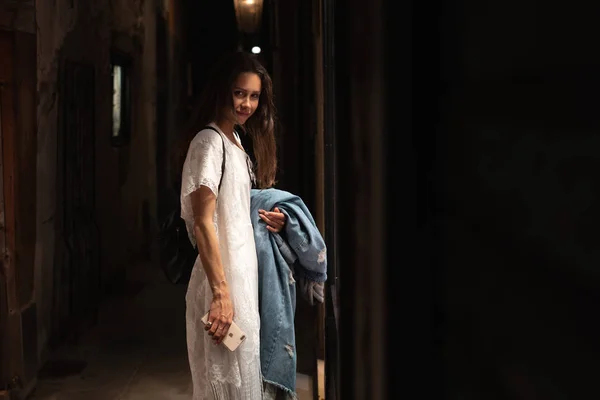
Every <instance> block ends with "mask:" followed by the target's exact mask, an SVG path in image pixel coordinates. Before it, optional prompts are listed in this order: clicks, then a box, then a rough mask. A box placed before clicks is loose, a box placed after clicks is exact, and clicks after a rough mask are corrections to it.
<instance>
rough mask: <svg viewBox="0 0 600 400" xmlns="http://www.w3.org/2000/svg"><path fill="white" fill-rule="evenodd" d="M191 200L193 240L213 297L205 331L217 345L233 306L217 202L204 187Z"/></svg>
mask: <svg viewBox="0 0 600 400" xmlns="http://www.w3.org/2000/svg"><path fill="white" fill-rule="evenodd" d="M190 196H191V197H190V200H191V203H192V210H193V213H194V237H195V238H196V243H197V245H198V253H199V255H200V260H201V261H202V265H203V267H204V271H205V272H206V276H207V278H208V282H209V284H210V287H211V290H212V293H213V300H212V303H211V306H210V313H209V316H208V325H207V326H206V328H205V329H206V330H208V331H209V332H208V334H209V335H211V336H213V339H214V340H215V341H216V342H217V344H218V343H221V341H222V340H223V337H224V335H225V334H226V333H227V331H228V330H229V327H230V326H231V323H232V321H233V305H232V304H231V298H230V295H229V287H228V285H227V280H226V278H225V272H224V271H223V264H222V263H221V252H220V250H219V240H218V238H217V232H216V231H215V226H214V223H213V218H214V213H215V207H216V200H217V199H216V196H215V194H214V193H213V192H212V191H211V190H210V189H209V188H208V187H206V186H201V187H200V188H199V189H198V190H196V191H195V192H193V193H192V194H191V195H190Z"/></svg>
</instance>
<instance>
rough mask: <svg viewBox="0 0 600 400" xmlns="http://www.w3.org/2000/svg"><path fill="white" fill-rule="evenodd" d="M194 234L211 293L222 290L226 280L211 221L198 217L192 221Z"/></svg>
mask: <svg viewBox="0 0 600 400" xmlns="http://www.w3.org/2000/svg"><path fill="white" fill-rule="evenodd" d="M194 235H195V237H196V243H197V245H198V253H199V255H200V260H201V261H202V266H203V267H204V271H205V272H206V276H207V278H208V282H209V284H210V287H211V290H212V291H213V294H217V292H219V291H221V290H223V289H224V288H225V287H226V285H227V282H226V280H225V272H224V271H223V264H222V263H221V251H220V249H219V240H218V238H217V232H216V230H215V226H214V224H213V222H212V221H207V220H206V219H201V218H198V219H197V220H196V221H195V222H194Z"/></svg>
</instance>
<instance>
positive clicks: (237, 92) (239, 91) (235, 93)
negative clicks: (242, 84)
mask: <svg viewBox="0 0 600 400" xmlns="http://www.w3.org/2000/svg"><path fill="white" fill-rule="evenodd" d="M233 94H234V95H236V96H237V97H242V96H243V95H244V93H242V91H241V90H236V91H235V92H233Z"/></svg>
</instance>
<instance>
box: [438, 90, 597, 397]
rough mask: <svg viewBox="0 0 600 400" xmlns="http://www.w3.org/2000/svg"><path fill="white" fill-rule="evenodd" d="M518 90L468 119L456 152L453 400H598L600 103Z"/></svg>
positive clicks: (483, 101) (484, 103)
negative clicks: (599, 117) (599, 116)
mask: <svg viewBox="0 0 600 400" xmlns="http://www.w3.org/2000/svg"><path fill="white" fill-rule="evenodd" d="M544 87H545V88H546V89H548V87H553V85H551V84H550V83H547V84H545V85H544ZM510 90H512V92H511V91H510ZM510 90H488V94H487V95H483V96H481V97H479V98H477V102H478V103H479V104H478V105H477V106H476V107H473V108H472V109H470V110H469V112H465V110H466V108H465V109H463V112H462V113H459V114H458V116H457V117H455V118H459V119H460V118H462V120H460V122H459V124H458V125H455V126H456V127H458V126H460V128H459V129H456V130H455V131H453V136H451V140H450V142H451V144H450V153H449V154H450V155H451V157H452V158H451V159H450V163H449V165H448V173H449V176H448V183H449V186H448V189H449V194H450V204H452V205H453V209H452V212H451V215H450V217H449V219H448V226H447V227H448V242H449V245H448V249H449V254H448V268H449V269H448V271H449V272H448V291H447V301H448V303H447V306H448V317H449V318H448V319H449V326H448V329H449V332H448V347H447V350H448V357H449V358H448V360H449V368H450V370H449V374H450V377H451V378H450V379H449V381H450V383H451V384H453V385H454V386H455V387H454V388H453V391H454V394H455V396H454V397H451V398H464V399H481V398H485V399H489V400H494V399H503V400H504V399H523V400H525V399H527V400H532V399H544V400H552V399H566V398H569V399H574V398H597V397H598V396H600V389H599V388H597V385H595V384H594V382H595V381H596V378H595V377H597V376H598V374H599V373H600V365H598V363H597V362H596V360H597V359H598V357H599V356H600V344H599V343H598V341H597V337H598V336H599V335H600V326H599V324H598V322H596V321H597V318H595V317H594V316H595V314H596V312H597V311H596V309H597V306H596V305H597V304H600V291H599V290H598V289H599V288H600V250H599V248H598V246H597V245H596V243H598V240H597V239H598V233H597V229H596V228H595V227H596V225H597V224H598V221H599V218H598V217H599V216H600V212H599V211H600V208H599V207H600V202H599V201H598V199H599V197H600V185H598V183H599V182H600V152H598V148H599V145H600V136H598V134H597V133H596V131H597V129H598V126H597V125H598V124H597V123H596V122H595V121H593V118H592V115H593V114H592V113H588V111H589V109H590V104H597V103H598V102H597V101H596V100H595V98H594V97H591V96H575V97H574V96H570V95H567V94H568V93H567V94H565V93H561V92H560V91H558V92H557V93H555V94H554V95H552V96H545V94H544V91H541V92H540V93H539V94H537V96H536V95H531V93H533V92H534V91H530V88H529V89H522V87H519V86H518V85H512V87H511V88H510ZM483 92H485V91H483ZM546 92H547V90H546ZM503 93H504V94H506V93H510V94H511V95H510V96H503V95H502V94H503ZM571 94H572V93H571ZM474 98H475V97H474ZM492 98H493V99H492ZM574 99H575V103H576V104H584V105H583V106H582V107H580V108H577V107H574V106H573V104H572V103H573V102H574ZM467 103H468V102H464V104H467ZM567 103H571V104H567ZM471 104H473V103H471ZM563 106H564V107H563ZM475 110H476V111H475ZM458 393H460V396H463V397H460V396H458Z"/></svg>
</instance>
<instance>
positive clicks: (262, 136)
mask: <svg viewBox="0 0 600 400" xmlns="http://www.w3.org/2000/svg"><path fill="white" fill-rule="evenodd" d="M197 112H198V115H197V116H196V118H194V120H195V121H196V124H197V127H199V129H201V128H202V127H203V126H206V125H208V126H210V127H211V128H212V129H201V130H200V131H199V132H198V131H197V130H196V131H195V132H197V133H196V134H195V135H194V137H193V138H192V139H191V141H190V144H189V146H188V151H187V156H186V159H185V162H184V165H183V170H182V182H181V217H182V218H183V219H184V220H185V222H186V226H187V229H188V234H189V235H190V239H191V240H192V242H195V243H196V244H197V246H198V252H199V257H198V259H197V260H196V264H195V265H194V269H193V272H192V275H191V278H190V282H189V286H188V291H187V295H186V306H187V310H186V325H187V343H188V356H189V362H190V368H191V373H192V380H193V385H194V399H195V400H200V399H218V400H221V399H234V400H238V399H241V400H258V399H261V398H262V382H261V370H260V348H259V345H260V344H259V327H260V319H259V311H258V266H257V257H256V248H255V243H254V234H253V228H252V222H251V219H250V218H254V217H255V216H251V215H250V189H251V187H252V181H255V183H256V186H258V187H260V188H267V187H270V186H272V185H273V184H274V182H275V173H276V169H277V159H276V147H275V135H274V127H275V107H274V104H273V89H272V83H271V79H270V77H269V75H268V73H267V71H266V70H265V68H264V67H263V66H262V65H261V64H260V63H259V62H258V61H257V60H256V59H255V58H254V57H253V56H251V55H249V54H246V53H241V52H237V53H233V54H231V55H229V56H227V57H225V58H224V59H223V60H222V61H221V62H220V63H218V65H216V68H215V70H214V73H213V75H212V77H211V79H209V81H208V85H207V88H206V90H205V92H204V95H203V97H202V99H201V104H200V106H199V107H198V109H197ZM236 127H243V130H244V131H245V133H246V134H248V135H249V136H250V137H251V139H252V144H253V150H254V157H255V160H256V168H255V169H254V170H253V164H252V162H251V161H250V158H249V157H248V155H247V154H246V152H245V151H244V148H243V147H242V145H241V141H240V137H239V136H238V134H237V132H236V131H235V130H234V128H236ZM223 160H224V162H223ZM274 211H275V212H266V211H264V210H261V211H260V218H262V219H263V220H264V221H265V222H266V223H267V229H269V230H270V231H272V232H278V231H280V230H281V228H282V227H283V224H284V222H285V217H284V215H283V214H281V213H279V212H277V211H278V210H274ZM256 217H259V216H256ZM207 312H208V313H209V316H208V324H207V325H206V326H205V325H204V324H203V323H202V322H201V318H202V317H203V316H204V315H205V314H206V313H207ZM233 320H235V322H236V324H237V325H238V326H239V327H240V328H241V329H242V330H243V331H244V332H245V334H246V340H245V341H244V342H243V343H242V344H241V345H240V347H238V348H237V349H236V350H235V351H234V352H231V351H229V350H228V349H227V348H225V346H222V345H220V344H221V342H222V339H223V336H224V335H225V334H226V333H227V331H228V329H229V326H230V325H231V323H232V321H233Z"/></svg>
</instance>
